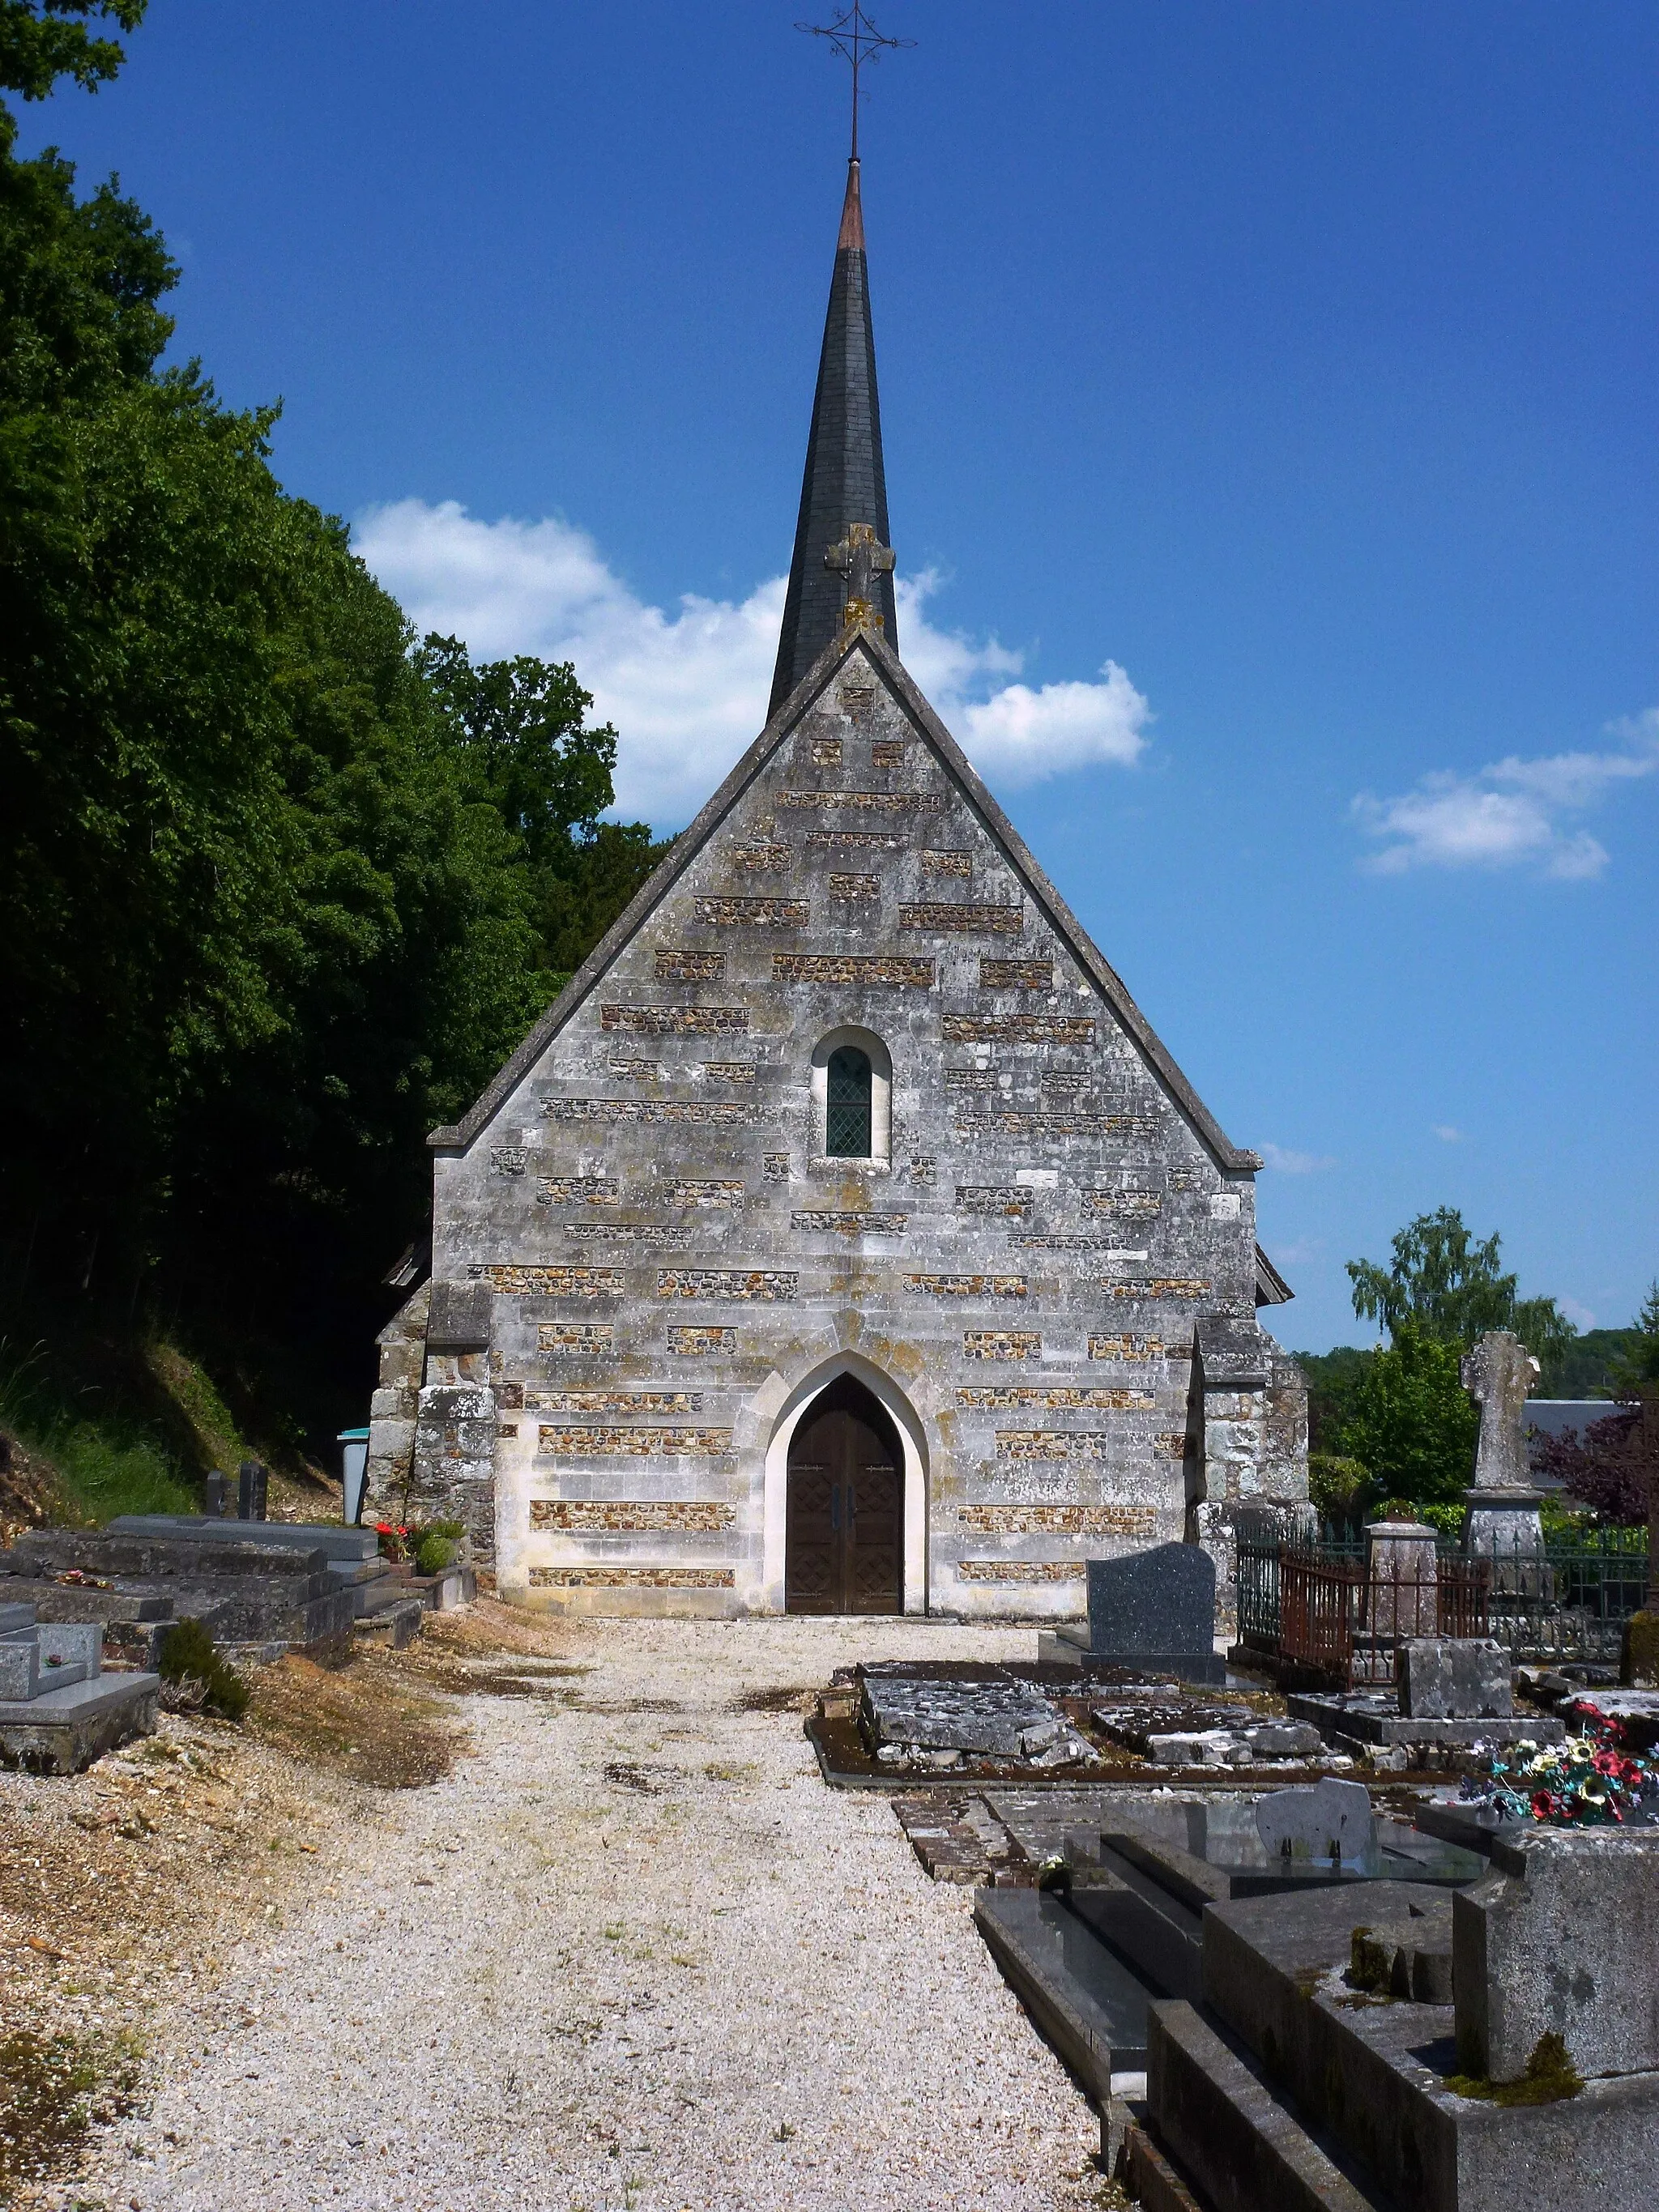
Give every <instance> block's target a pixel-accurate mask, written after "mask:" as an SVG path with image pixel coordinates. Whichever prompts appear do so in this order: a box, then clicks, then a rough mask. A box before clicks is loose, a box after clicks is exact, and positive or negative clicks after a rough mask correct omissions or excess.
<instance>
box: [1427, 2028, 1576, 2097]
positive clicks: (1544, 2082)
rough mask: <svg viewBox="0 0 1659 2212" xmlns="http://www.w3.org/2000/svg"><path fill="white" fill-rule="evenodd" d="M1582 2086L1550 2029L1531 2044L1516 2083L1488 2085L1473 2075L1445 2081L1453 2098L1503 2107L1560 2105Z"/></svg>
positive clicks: (1557, 2039)
mask: <svg viewBox="0 0 1659 2212" xmlns="http://www.w3.org/2000/svg"><path fill="white" fill-rule="evenodd" d="M1583 2086H1584V2077H1583V2075H1582V2074H1581V2073H1580V2072H1579V2071H1578V2069H1577V2067H1576V2066H1575V2065H1574V2064H1573V2063H1572V2058H1571V2054H1570V2052H1569V2051H1568V2050H1567V2046H1566V2045H1565V2043H1564V2042H1563V2041H1562V2039H1561V2038H1560V2037H1559V2035H1557V2034H1556V2033H1555V2032H1554V2030H1553V2028H1552V2029H1551V2030H1550V2031H1549V2032H1548V2033H1546V2034H1543V2035H1541V2036H1540V2037H1539V2039H1538V2040H1537V2042H1536V2043H1534V2045H1533V2047H1532V2056H1531V2057H1530V2058H1528V2061H1527V2065H1526V2071H1525V2072H1524V2073H1523V2074H1522V2076H1521V2078H1520V2080H1519V2081H1487V2080H1486V2077H1485V2076H1484V2075H1473V2074H1451V2075H1448V2076H1447V2078H1446V2087H1448V2088H1449V2090H1450V2091H1451V2093H1452V2094H1453V2095H1454V2096H1455V2097H1478V2098H1480V2099H1481V2100H1483V2101H1484V2102H1486V2103H1489V2104H1493V2105H1503V2106H1516V2105H1559V2104H1561V2103H1562V2102H1564V2101H1565V2099H1567V2098H1569V2097H1576V2096H1577V2094H1578V2093H1579V2091H1580V2090H1581V2089H1582V2088H1583Z"/></svg>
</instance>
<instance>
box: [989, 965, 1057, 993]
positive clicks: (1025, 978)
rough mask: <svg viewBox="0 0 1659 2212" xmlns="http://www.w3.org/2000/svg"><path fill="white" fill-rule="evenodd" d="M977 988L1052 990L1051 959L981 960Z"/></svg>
mask: <svg viewBox="0 0 1659 2212" xmlns="http://www.w3.org/2000/svg"><path fill="white" fill-rule="evenodd" d="M979 987H980V989H981V991H1052V990H1053V989H1054V962H1053V961H1052V960H989V959H986V960H981V962H980V963H979Z"/></svg>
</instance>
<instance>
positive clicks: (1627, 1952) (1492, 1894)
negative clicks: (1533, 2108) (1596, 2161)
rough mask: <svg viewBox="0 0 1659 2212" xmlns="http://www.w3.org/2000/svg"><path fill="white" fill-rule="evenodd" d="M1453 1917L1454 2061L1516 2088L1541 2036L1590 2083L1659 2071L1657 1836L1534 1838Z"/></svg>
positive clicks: (1509, 1846) (1507, 1855) (1514, 1845)
mask: <svg viewBox="0 0 1659 2212" xmlns="http://www.w3.org/2000/svg"><path fill="white" fill-rule="evenodd" d="M1452 1942H1453V1979H1454V1985H1455V2002H1456V2007H1457V2040H1458V2049H1459V2055H1460V2057H1461V2058H1462V2062H1463V2063H1464V2065H1465V2066H1466V2068H1467V2069H1468V2071H1469V2072H1470V2073H1472V2074H1476V2075H1486V2076H1487V2077H1489V2078H1490V2079H1491V2080H1492V2081H1518V2080H1519V2079H1520V2077H1521V2075H1522V2074H1523V2073H1524V2072H1525V2071H1526V2067H1527V2061H1528V2059H1529V2058H1530V2057H1531V2056H1532V2054H1533V2051H1534V2050H1535V2049H1536V2047H1537V2045H1538V2042H1539V2039H1540V2038H1541V2036H1544V2035H1548V2034H1554V2035H1559V2036H1560V2037H1561V2039H1563V2041H1564V2042H1565V2045H1566V2047H1567V2051H1568V2053H1569V2055H1570V2057H1571V2060H1572V2063H1573V2064H1574V2065H1575V2066H1576V2067H1577V2069H1578V2071H1579V2072H1580V2073H1581V2074H1583V2075H1587V2076H1588V2075H1601V2074H1637V2073H1644V2072H1652V2071H1654V2070H1656V2069H1659V1830H1643V1831H1640V1832H1635V1831H1624V1830H1620V1829H1618V1828H1547V1827H1539V1828H1536V1829H1534V1830H1532V1831H1530V1832H1527V1833H1524V1834H1522V1835H1521V1836H1518V1837H1516V1838H1513V1839H1505V1838H1500V1839H1498V1841H1496V1842H1494V1844H1492V1872H1491V1874H1490V1875H1487V1876H1486V1879H1485V1880H1484V1881H1480V1882H1477V1883H1476V1884H1475V1885H1474V1887H1473V1888H1472V1889H1469V1890H1467V1891H1463V1892H1461V1893H1459V1894H1458V1896H1457V1897H1456V1898H1455V1899H1454V1902H1453V1907H1452Z"/></svg>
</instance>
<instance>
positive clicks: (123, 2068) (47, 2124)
mask: <svg viewBox="0 0 1659 2212" xmlns="http://www.w3.org/2000/svg"><path fill="white" fill-rule="evenodd" d="M138 2076H139V2067H138V2055H137V2051H136V2050H135V2049H134V2047H133V2046H132V2045H131V2044H130V2043H129V2042H127V2041H125V2039H107V2038H104V2037H99V2036H88V2035H72V2034H68V2033H62V2034H58V2035H40V2034H36V2033H33V2031H31V2030H30V2029H27V2028H17V2029H14V2030H13V2031H12V2032H11V2033H9V2034H6V2035H3V2036H0V2203H9V2201H10V2198H11V2196H12V2194H13V2192H14V2191H15V2190H16V2189H17V2188H19V2187H20V2186H21V2185H22V2184H23V2183H25V2182H30V2181H40V2180H43V2179H45V2178H46V2176H47V2175H49V2174H51V2173H53V2172H57V2171H58V2170H59V2169H60V2168H61V2167H62V2166H64V2164H65V2163H66V2162H67V2160H69V2159H70V2156H71V2155H72V2154H73V2153H74V2152H75V2151H76V2149H78V2148H79V2147H80V2144H81V2142H82V2138H83V2137H84V2136H85V2135H86V2133H87V2130H88V2128H89V2127H91V2126H92V2125H93V2124H94V2123H97V2124H107V2123H108V2122H109V2121H111V2120H114V2119H120V2118H125V2116H126V2115H127V2114H128V2113H130V2112H132V2111H133V2109H134V2095H135V2092H136V2090H137V2086H138Z"/></svg>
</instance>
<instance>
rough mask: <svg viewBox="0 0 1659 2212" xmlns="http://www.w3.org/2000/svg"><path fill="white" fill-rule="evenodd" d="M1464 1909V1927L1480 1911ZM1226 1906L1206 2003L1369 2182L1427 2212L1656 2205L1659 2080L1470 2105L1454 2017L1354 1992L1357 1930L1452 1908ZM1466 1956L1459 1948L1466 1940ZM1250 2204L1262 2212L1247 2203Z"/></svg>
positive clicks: (1336, 1900) (1426, 1903)
mask: <svg viewBox="0 0 1659 2212" xmlns="http://www.w3.org/2000/svg"><path fill="white" fill-rule="evenodd" d="M1466 1896H1467V1893H1465V1892H1462V1891H1459V1892H1457V1893H1455V1894H1454V1895H1453V1896H1452V1898H1451V1899H1450V1900H1449V1902H1450V1908H1451V1912H1452V1915H1453V1924H1454V1929H1455V1924H1456V1919H1457V1916H1458V1914H1459V1912H1460V1910H1461V1908H1462V1905H1463V1904H1464V1903H1465V1901H1466ZM1358 1904H1359V1899H1358V1898H1357V1897H1356V1896H1355V1895H1354V1894H1353V1893H1352V1892H1349V1893H1342V1892H1340V1891H1330V1890H1328V1891H1325V1892H1324V1893H1321V1894H1316V1895H1311V1896H1305V1897H1297V1898H1294V1899H1292V1898H1288V1897H1261V1898H1252V1899H1240V1900H1237V1901H1235V1902H1233V1903H1231V1904H1223V1905H1218V1906H1216V1908H1215V1909H1214V1910H1213V1911H1212V1912H1211V1913H1209V1914H1208V1915H1207V1916H1206V1921H1205V1928H1204V2003H1205V2009H1206V2014H1207V2015H1210V2016H1211V2017H1212V2018H1214V2019H1215V2020H1217V2021H1218V2022H1219V2023H1220V2025H1221V2027H1223V2028H1224V2029H1225V2031H1226V2032H1227V2033H1229V2034H1230V2035H1231V2036H1232V2037H1234V2038H1236V2039H1237V2040H1238V2042H1239V2043H1241V2044H1242V2045H1243V2046H1244V2047H1245V2048H1246V2049H1247V2050H1248V2051H1249V2053H1250V2055H1251V2057H1252V2058H1253V2060H1254V2061H1255V2062H1257V2063H1259V2064H1260V2065H1261V2068H1262V2069H1264V2070H1265V2072H1266V2074H1267V2076H1269V2077H1270V2078H1271V2081H1272V2086H1273V2095H1274V2096H1275V2098H1279V2097H1280V2096H1283V2097H1285V2098H1287V2099H1288V2100H1291V2101H1292V2102H1293V2104H1294V2106H1295V2108H1296V2110H1297V2112H1300V2113H1301V2114H1303V2115H1304V2117H1305V2118H1306V2119H1307V2121H1308V2123H1309V2124H1310V2125H1311V2126H1313V2127H1315V2128H1318V2129H1323V2130H1329V2132H1330V2134H1331V2135H1332V2136H1334V2138H1336V2139H1337V2140H1338V2141H1340V2143H1341V2145H1342V2146H1343V2148H1344V2149H1345V2151H1346V2153H1347V2154H1352V2156H1353V2157H1355V2158H1356V2159H1357V2160H1358V2162H1359V2164H1360V2166H1361V2167H1362V2168H1363V2170H1364V2174H1365V2177H1366V2180H1367V2182H1368V2184H1375V2185H1376V2187H1377V2188H1378V2189H1379V2190H1380V2191H1381V2192H1382V2193H1383V2196H1384V2197H1386V2198H1387V2199H1389V2201H1392V2202H1393V2203H1397V2204H1399V2205H1401V2206H1402V2207H1403V2206H1409V2207H1411V2208H1412V2212H1511V2208H1516V2207H1522V2206H1527V2207H1530V2206H1534V2205H1538V2206H1548V2207H1549V2208H1550V2212H1637V2208H1638V2206H1639V2207H1645V2206H1646V2205H1648V2204H1649V2203H1651V2201H1652V2154H1653V2145H1654V2143H1655V2142H1656V2141H1659V2074H1654V2073H1644V2074H1636V2075H1625V2076H1622V2077H1620V2078H1617V2079H1592V2080H1589V2081H1587V2082H1586V2084H1585V2087H1584V2088H1583V2091H1582V2092H1581V2093H1579V2094H1578V2095H1577V2096H1576V2097H1571V2098H1567V2099H1564V2100H1561V2101H1560V2102H1559V2103H1554V2104H1545V2105H1535V2106H1512V2107H1505V2106H1499V2105H1498V2104H1496V2103H1494V2102H1493V2101H1492V2100H1489V2099H1485V2098H1476V2097H1468V2096H1464V2095H1461V2094H1459V2093H1457V2092H1455V2091H1454V2090H1453V2089H1451V2088H1450V2087H1449V2086H1448V2084H1449V2081H1452V2080H1453V2079H1455V2078H1458V2077H1459V2076H1460V2073H1461V2069H1460V2064H1459V2058H1458V2051H1457V2039H1456V2034H1455V2013H1454V2010H1453V2008H1452V2007H1451V2006H1450V2005H1449V2004H1435V2003H1424V2002H1414V2001H1401V2000H1397V1999H1392V1998H1384V1997H1378V1996H1365V1995H1363V1994H1361V1993H1359V1992H1358V1991H1356V1990H1354V1989H1353V1988H1352V1986H1351V1984H1349V1982H1348V1979H1347V1969H1348V1966H1349V1962H1350V1960H1351V1958H1352V1949H1353V1931H1354V1929H1355V1927H1356V1926H1357V1925H1365V1924H1367V1923H1369V1924H1370V1926H1372V1927H1373V1928H1376V1927H1379V1926H1381V1927H1386V1928H1388V1929H1390V1930H1392V1929H1396V1928H1399V1927H1401V1926H1407V1927H1410V1926H1413V1925H1416V1924H1419V1921H1418V1916H1419V1914H1420V1915H1421V1916H1422V1920H1421V1924H1424V1925H1425V1926H1426V1927H1427V1929H1429V1934H1428V1936H1427V1937H1426V1938H1425V1948H1426V1949H1428V1950H1429V1951H1431V1952H1432V1950H1433V1948H1434V1947H1435V1946H1436V1945H1437V1944H1438V1943H1439V1942H1441V1941H1442V1940H1443V1937H1442V1936H1441V1935H1440V1934H1439V1932H1438V1929H1439V1925H1440V1923H1439V1920H1438V1915H1439V1914H1440V1913H1441V1912H1443V1910H1444V1900H1442V1899H1437V1898H1436V1896H1435V1895H1434V1893H1432V1892H1425V1891H1423V1890H1421V1889H1418V1888H1411V1889H1407V1888H1405V1887H1402V1886H1399V1885H1395V1884H1393V1883H1387V1882H1383V1883H1378V1884H1376V1885H1374V1886H1373V1887H1371V1888H1370V1890H1369V1891H1368V1892H1367V1893H1365V1894H1364V1913H1363V1917H1362V1916H1361V1915H1360V1914H1359V1913H1358V1911H1357V1907H1358ZM1453 1941H1454V1945H1455V1935H1454V1938H1453ZM1240 2201H1241V2203H1250V2202H1251V2201H1252V2200H1249V2199H1242V2200H1240Z"/></svg>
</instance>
